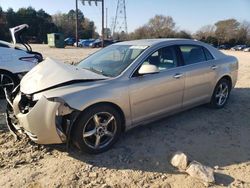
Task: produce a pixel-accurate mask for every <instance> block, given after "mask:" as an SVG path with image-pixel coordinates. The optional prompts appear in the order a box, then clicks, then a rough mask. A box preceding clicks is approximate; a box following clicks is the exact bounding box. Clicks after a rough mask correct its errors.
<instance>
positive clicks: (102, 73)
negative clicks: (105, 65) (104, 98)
mask: <svg viewBox="0 0 250 188" xmlns="http://www.w3.org/2000/svg"><path fill="white" fill-rule="evenodd" d="M83 69H86V70H89V71H92V72H94V73H97V74H101V75H103V76H107V77H110V75H108V74H106V73H104V72H103V70H98V69H95V68H93V67H89V68H83Z"/></svg>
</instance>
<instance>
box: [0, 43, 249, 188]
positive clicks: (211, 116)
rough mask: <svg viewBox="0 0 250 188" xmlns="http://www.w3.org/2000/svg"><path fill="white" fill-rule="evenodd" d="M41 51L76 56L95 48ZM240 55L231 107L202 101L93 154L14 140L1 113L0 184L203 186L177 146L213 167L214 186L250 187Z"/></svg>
mask: <svg viewBox="0 0 250 188" xmlns="http://www.w3.org/2000/svg"><path fill="white" fill-rule="evenodd" d="M33 48H34V50H37V51H39V52H41V53H43V54H44V56H45V57H47V56H50V57H52V58H55V59H60V60H62V61H64V62H67V63H71V62H76V61H78V60H80V59H82V58H83V57H85V56H87V55H88V54H90V53H93V52H94V51H95V50H93V49H74V48H67V49H49V48H47V47H46V46H44V45H33ZM225 53H226V54H230V55H234V56H236V57H237V58H238V59H239V63H240V69H239V79H238V83H237V86H236V88H235V89H234V90H233V91H232V93H231V97H230V100H229V102H228V104H227V105H226V107H225V108H224V109H221V110H213V109H209V108H207V107H206V106H200V107H197V108H195V109H192V110H188V111H186V112H183V113H180V114H177V115H174V116H171V117H168V118H165V119H163V120H161V121H158V122H155V123H151V124H149V125H146V126H140V127H138V128H135V129H133V130H131V131H129V132H127V133H125V134H124V135H123V136H122V137H121V139H120V140H119V142H118V143H117V144H116V145H115V146H114V147H113V149H111V150H109V151H108V152H106V153H103V154H100V155H86V154H84V153H80V152H79V151H77V150H75V149H71V150H70V151H69V152H67V151H66V149H65V145H52V146H41V145H37V144H34V143H32V142H29V141H28V139H25V138H24V139H23V140H21V141H18V142H15V141H14V140H13V137H12V136H11V135H10V134H9V133H8V130H7V129H6V128H5V120H4V116H3V112H4V104H3V102H1V105H0V106H1V109H0V110H1V111H0V187H29V188H31V187H38V188H40V187H41V188H42V187H58V188H59V187H98V188H99V187H102V188H108V187H117V188H118V187H166V188H170V187H172V188H175V187H178V188H196V187H197V188H199V187H204V184H203V183H201V182H200V181H198V180H196V179H193V178H191V177H190V176H188V175H186V174H185V173H180V172H178V171H176V169H174V168H173V167H171V165H170V164H169V159H170V156H171V155H172V154H173V153H174V152H176V151H179V150H180V151H183V152H185V153H186V154H188V156H189V158H190V159H191V160H196V161H199V162H201V163H202V164H205V165H208V166H210V167H215V166H218V167H219V168H218V170H216V173H215V179H216V184H215V185H212V186H211V187H245V188H249V187H250V53H244V52H232V51H225Z"/></svg>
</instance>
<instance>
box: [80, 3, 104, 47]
mask: <svg viewBox="0 0 250 188" xmlns="http://www.w3.org/2000/svg"><path fill="white" fill-rule="evenodd" d="M76 1H77V0H76ZM81 1H82V4H83V5H85V1H88V3H89V5H91V2H93V1H94V2H95V5H96V6H97V3H98V2H101V3H102V31H101V33H102V47H104V0H81Z"/></svg>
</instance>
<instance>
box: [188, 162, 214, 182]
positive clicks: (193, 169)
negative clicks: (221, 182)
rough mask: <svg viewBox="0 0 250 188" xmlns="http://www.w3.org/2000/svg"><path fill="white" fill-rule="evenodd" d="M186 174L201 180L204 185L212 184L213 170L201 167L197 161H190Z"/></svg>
mask: <svg viewBox="0 0 250 188" xmlns="http://www.w3.org/2000/svg"><path fill="white" fill-rule="evenodd" d="M186 172H187V173H188V174H189V175H190V176H191V177H194V178H196V179H199V180H202V181H203V182H204V183H214V182H215V180H214V170H213V169H212V168H210V167H208V166H205V165H202V164H201V163H199V162H197V161H192V162H191V163H190V165H189V166H188V168H187V170H186Z"/></svg>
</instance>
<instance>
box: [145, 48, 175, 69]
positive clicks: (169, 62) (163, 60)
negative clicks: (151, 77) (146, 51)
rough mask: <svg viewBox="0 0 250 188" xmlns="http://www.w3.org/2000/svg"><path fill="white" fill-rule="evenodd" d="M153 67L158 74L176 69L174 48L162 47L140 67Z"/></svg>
mask: <svg viewBox="0 0 250 188" xmlns="http://www.w3.org/2000/svg"><path fill="white" fill-rule="evenodd" d="M147 64H148V65H155V66H156V67H157V68H158V69H159V71H160V72H163V71H165V70H168V69H171V68H175V67H177V56H176V53H175V48H174V47H164V48H161V49H159V50H157V51H155V52H154V53H153V54H152V55H150V56H149V57H148V58H147V59H146V60H145V61H144V63H143V64H142V65H147Z"/></svg>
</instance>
